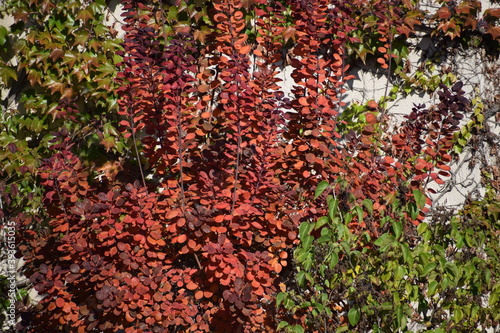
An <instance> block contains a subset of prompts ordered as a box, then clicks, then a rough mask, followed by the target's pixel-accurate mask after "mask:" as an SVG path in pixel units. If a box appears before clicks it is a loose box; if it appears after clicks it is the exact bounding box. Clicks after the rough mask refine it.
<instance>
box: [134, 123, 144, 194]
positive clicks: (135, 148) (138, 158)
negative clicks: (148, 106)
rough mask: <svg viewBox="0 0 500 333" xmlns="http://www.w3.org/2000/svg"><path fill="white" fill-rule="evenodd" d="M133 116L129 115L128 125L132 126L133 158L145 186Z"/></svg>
mask: <svg viewBox="0 0 500 333" xmlns="http://www.w3.org/2000/svg"><path fill="white" fill-rule="evenodd" d="M134 124H135V123H134V117H133V116H132V115H130V125H131V127H132V140H133V141H134V150H135V158H136V159H137V164H138V165H139V172H140V173H141V180H142V185H144V187H145V188H146V191H147V185H146V177H144V170H143V169H142V163H141V157H140V155H139V149H138V148H137V138H136V136H135V125H134Z"/></svg>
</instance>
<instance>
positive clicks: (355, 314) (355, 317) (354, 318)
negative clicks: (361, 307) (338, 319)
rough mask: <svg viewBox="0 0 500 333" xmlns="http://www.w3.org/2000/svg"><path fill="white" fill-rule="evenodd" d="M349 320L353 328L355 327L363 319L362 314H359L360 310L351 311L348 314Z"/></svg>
mask: <svg viewBox="0 0 500 333" xmlns="http://www.w3.org/2000/svg"><path fill="white" fill-rule="evenodd" d="M347 318H349V323H350V324H351V325H352V326H355V325H356V324H357V323H358V322H359V319H360V318H361V314H360V313H359V311H358V309H351V310H349V312H348V313H347Z"/></svg>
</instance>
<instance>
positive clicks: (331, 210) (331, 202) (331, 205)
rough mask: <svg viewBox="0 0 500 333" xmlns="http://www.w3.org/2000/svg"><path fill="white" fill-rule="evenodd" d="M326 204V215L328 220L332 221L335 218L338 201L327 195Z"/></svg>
mask: <svg viewBox="0 0 500 333" xmlns="http://www.w3.org/2000/svg"><path fill="white" fill-rule="evenodd" d="M326 202H327V204H328V215H329V216H330V219H332V220H333V219H334V218H335V216H337V212H338V207H339V201H338V200H337V198H334V197H333V196H331V195H329V196H328V197H327V198H326Z"/></svg>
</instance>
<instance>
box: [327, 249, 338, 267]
mask: <svg viewBox="0 0 500 333" xmlns="http://www.w3.org/2000/svg"><path fill="white" fill-rule="evenodd" d="M338 262H339V255H338V253H337V252H332V253H331V254H330V263H329V268H330V269H333V268H334V267H335V266H336V265H337V264H338Z"/></svg>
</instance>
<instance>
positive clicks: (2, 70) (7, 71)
mask: <svg viewBox="0 0 500 333" xmlns="http://www.w3.org/2000/svg"><path fill="white" fill-rule="evenodd" d="M0 78H1V79H2V82H3V84H4V85H8V84H9V80H10V79H13V80H15V81H17V72H16V71H15V70H13V69H12V68H10V67H0Z"/></svg>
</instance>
